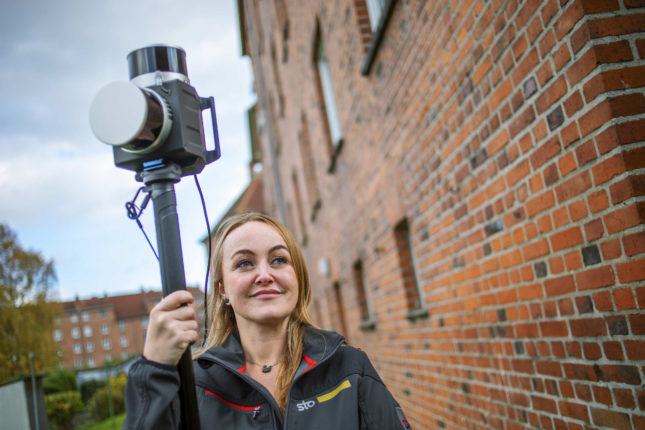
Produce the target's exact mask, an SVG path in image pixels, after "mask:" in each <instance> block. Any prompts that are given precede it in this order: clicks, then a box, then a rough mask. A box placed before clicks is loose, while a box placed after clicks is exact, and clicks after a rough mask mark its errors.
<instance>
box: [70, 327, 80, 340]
mask: <svg viewBox="0 0 645 430" xmlns="http://www.w3.org/2000/svg"><path fill="white" fill-rule="evenodd" d="M79 337H81V331H80V330H79V329H78V327H72V338H74V339H78V338H79Z"/></svg>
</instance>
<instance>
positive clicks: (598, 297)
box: [593, 291, 614, 312]
mask: <svg viewBox="0 0 645 430" xmlns="http://www.w3.org/2000/svg"><path fill="white" fill-rule="evenodd" d="M593 304H594V306H595V307H596V309H597V310H599V311H601V312H602V311H612V310H614V305H613V303H612V301H611V294H609V292H608V291H601V292H599V293H595V294H594V295H593Z"/></svg>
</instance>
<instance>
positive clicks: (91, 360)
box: [87, 357, 95, 367]
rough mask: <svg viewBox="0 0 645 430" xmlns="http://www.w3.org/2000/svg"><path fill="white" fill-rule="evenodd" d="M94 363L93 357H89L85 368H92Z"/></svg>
mask: <svg viewBox="0 0 645 430" xmlns="http://www.w3.org/2000/svg"><path fill="white" fill-rule="evenodd" d="M94 365H95V362H94V357H90V358H88V359H87V366H88V367H94Z"/></svg>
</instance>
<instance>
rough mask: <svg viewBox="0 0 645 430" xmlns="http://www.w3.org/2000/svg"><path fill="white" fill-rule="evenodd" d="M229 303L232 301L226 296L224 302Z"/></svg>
mask: <svg viewBox="0 0 645 430" xmlns="http://www.w3.org/2000/svg"><path fill="white" fill-rule="evenodd" d="M229 303H231V301H230V300H229V299H228V297H224V304H225V305H228V304H229Z"/></svg>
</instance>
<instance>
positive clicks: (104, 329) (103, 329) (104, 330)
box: [101, 324, 110, 334]
mask: <svg viewBox="0 0 645 430" xmlns="http://www.w3.org/2000/svg"><path fill="white" fill-rule="evenodd" d="M109 332H110V327H108V325H107V324H101V334H108V333H109Z"/></svg>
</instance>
